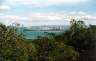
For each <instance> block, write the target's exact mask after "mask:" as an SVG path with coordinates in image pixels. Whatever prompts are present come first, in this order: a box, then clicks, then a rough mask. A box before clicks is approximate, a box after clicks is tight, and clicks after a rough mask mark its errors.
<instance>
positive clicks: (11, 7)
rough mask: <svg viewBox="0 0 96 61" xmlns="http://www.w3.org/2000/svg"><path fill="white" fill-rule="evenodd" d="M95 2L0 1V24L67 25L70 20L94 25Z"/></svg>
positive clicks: (85, 0) (51, 0)
mask: <svg viewBox="0 0 96 61" xmlns="http://www.w3.org/2000/svg"><path fill="white" fill-rule="evenodd" d="M95 6H96V0H0V22H1V23H4V24H6V25H10V24H12V23H19V24H23V25H24V26H33V25H69V24H70V23H69V21H70V20H71V19H76V20H82V21H85V23H86V24H95V25H96V12H95V11H96V7H95Z"/></svg>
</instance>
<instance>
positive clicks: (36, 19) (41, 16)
mask: <svg viewBox="0 0 96 61" xmlns="http://www.w3.org/2000/svg"><path fill="white" fill-rule="evenodd" d="M71 19H77V20H79V19H80V20H83V21H85V22H86V21H87V22H90V21H91V22H96V15H91V14H88V13H86V12H82V11H79V12H64V13H53V12H51V13H40V12H36V13H31V14H30V15H28V16H17V15H5V14H0V22H3V23H5V24H12V23H14V22H16V23H20V24H24V25H25V26H32V25H37V24H39V25H41V24H44V23H45V24H48V23H51V24H53V25H54V24H55V25H56V24H66V23H68V22H69V21H70V20H71Z"/></svg>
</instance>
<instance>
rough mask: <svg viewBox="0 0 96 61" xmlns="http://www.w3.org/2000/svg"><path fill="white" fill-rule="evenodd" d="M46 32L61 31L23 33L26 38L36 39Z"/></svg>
mask: <svg viewBox="0 0 96 61" xmlns="http://www.w3.org/2000/svg"><path fill="white" fill-rule="evenodd" d="M48 33H61V31H46V32H45V31H25V32H23V35H24V37H25V38H27V39H36V38H38V36H46V35H47V34H48Z"/></svg>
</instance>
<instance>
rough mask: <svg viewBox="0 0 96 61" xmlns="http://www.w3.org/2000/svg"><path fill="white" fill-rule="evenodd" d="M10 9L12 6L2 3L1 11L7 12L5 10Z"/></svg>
mask: <svg viewBox="0 0 96 61" xmlns="http://www.w3.org/2000/svg"><path fill="white" fill-rule="evenodd" d="M9 9H10V7H9V6H7V5H0V12H5V11H7V10H9Z"/></svg>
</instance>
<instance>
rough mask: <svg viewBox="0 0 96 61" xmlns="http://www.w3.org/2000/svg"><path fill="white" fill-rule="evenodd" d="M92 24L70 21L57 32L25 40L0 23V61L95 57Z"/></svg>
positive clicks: (95, 38) (83, 60) (91, 60)
mask: <svg viewBox="0 0 96 61" xmlns="http://www.w3.org/2000/svg"><path fill="white" fill-rule="evenodd" d="M95 48H96V26H95V25H89V26H86V24H85V23H84V22H83V21H80V20H79V21H76V20H74V19H72V21H70V29H69V30H66V31H65V32H64V33H62V34H60V35H55V34H54V33H49V34H48V36H45V37H38V38H37V39H35V40H31V41H29V40H28V39H25V38H24V37H23V36H22V35H18V34H17V32H16V29H14V28H10V27H9V26H5V25H4V24H0V61H95Z"/></svg>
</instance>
